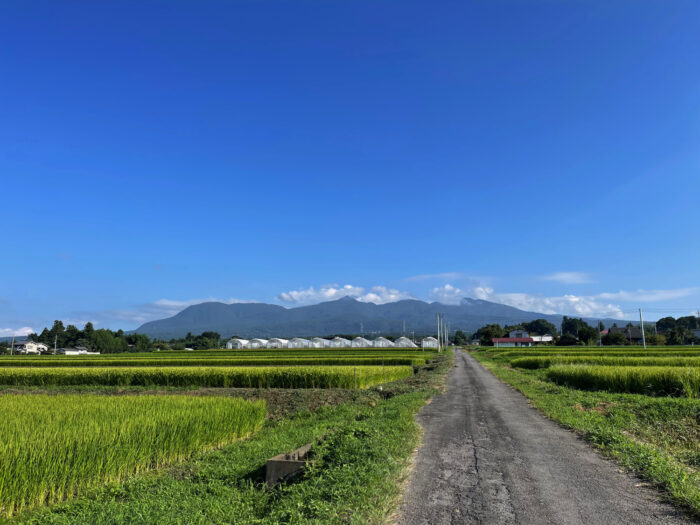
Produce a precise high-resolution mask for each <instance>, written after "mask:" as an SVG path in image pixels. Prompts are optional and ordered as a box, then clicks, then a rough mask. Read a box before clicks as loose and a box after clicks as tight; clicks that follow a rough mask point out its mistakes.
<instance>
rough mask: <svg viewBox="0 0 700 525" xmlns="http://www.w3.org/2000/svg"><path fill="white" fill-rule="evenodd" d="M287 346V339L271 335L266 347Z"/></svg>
mask: <svg viewBox="0 0 700 525" xmlns="http://www.w3.org/2000/svg"><path fill="white" fill-rule="evenodd" d="M288 346H289V341H288V340H287V339H280V338H279V337H273V338H272V339H270V340H269V341H268V342H267V348H287V347H288Z"/></svg>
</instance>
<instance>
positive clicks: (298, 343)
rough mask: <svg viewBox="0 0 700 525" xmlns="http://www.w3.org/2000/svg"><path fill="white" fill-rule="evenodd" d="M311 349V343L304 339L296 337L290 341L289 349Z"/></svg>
mask: <svg viewBox="0 0 700 525" xmlns="http://www.w3.org/2000/svg"><path fill="white" fill-rule="evenodd" d="M309 347H311V341H309V340H308V339H304V338H302V337H295V338H294V339H291V340H290V341H289V344H288V345H287V348H309Z"/></svg>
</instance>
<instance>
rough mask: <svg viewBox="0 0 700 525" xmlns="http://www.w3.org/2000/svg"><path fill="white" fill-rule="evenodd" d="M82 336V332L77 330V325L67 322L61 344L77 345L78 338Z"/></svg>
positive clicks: (67, 345)
mask: <svg viewBox="0 0 700 525" xmlns="http://www.w3.org/2000/svg"><path fill="white" fill-rule="evenodd" d="M82 336H83V333H82V332H81V331H80V330H78V328H77V327H75V326H74V325H72V324H69V325H68V326H67V327H66V332H65V334H64V339H63V344H64V345H65V346H66V347H73V346H77V345H78V339H80V338H81V337H82Z"/></svg>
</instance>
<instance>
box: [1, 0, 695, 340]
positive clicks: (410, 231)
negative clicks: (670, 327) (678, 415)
mask: <svg viewBox="0 0 700 525" xmlns="http://www.w3.org/2000/svg"><path fill="white" fill-rule="evenodd" d="M698 49H700V2H697V1H696V0H687V1H682V0H679V1H674V2H668V1H667V0H658V1H641V0H629V1H622V0H620V1H614V2H591V1H588V0H586V1H583V0H582V1H566V0H556V1H555V0H547V1H544V0H542V1H539V0H531V1H523V0H513V1H500V0H491V1H488V2H485V1H472V2H463V1H455V2H414V1H407V0H400V1H398V0H397V1H382V2H376V1H369V2H364V1H357V0H354V1H352V2H349V1H332V2H328V1H321V0H317V1H297V0H295V1H286V2H279V1H270V2H261V1H208V2H204V1H203V2H190V1H183V2H175V1H167V2H166V1H147V2H145V1H133V2H88V1H84V2H70V1H66V2H54V1H50V2H40V1H33V2H5V3H3V5H2V6H1V7H0V59H1V62H0V63H1V66H2V81H1V82H0V100H1V101H2V106H1V107H2V111H0V180H1V185H0V189H1V191H2V210H3V211H2V215H1V217H2V218H1V219H0V224H1V228H0V233H2V241H3V242H2V244H3V248H2V257H0V336H1V335H7V334H11V333H19V332H20V331H21V330H22V328H23V327H32V328H34V329H37V330H38V329H41V328H42V327H43V326H44V325H45V324H47V323H50V322H52V320H53V319H56V318H61V319H65V320H68V321H73V322H76V323H82V322H84V321H86V320H94V321H96V322H97V323H98V324H99V326H107V327H122V328H132V327H134V326H137V325H138V324H140V322H141V321H143V320H147V319H152V318H156V317H162V316H163V315H165V314H170V313H172V312H174V311H177V310H178V309H179V308H181V307H182V306H183V305H186V304H189V303H191V302H194V301H198V300H202V299H207V298H217V299H221V300H228V301H230V300H253V301H266V302H272V301H274V302H278V303H280V304H286V305H294V304H302V303H309V302H314V301H319V300H322V299H324V298H333V297H339V296H341V295H343V294H351V295H355V296H358V297H360V298H362V299H364V300H376V301H386V300H391V299H395V298H398V297H407V296H412V297H416V298H420V299H431V300H434V299H441V300H443V301H451V302H455V301H458V300H459V298H460V297H463V296H472V297H482V298H487V299H490V300H496V301H502V302H507V303H509V304H514V305H516V306H521V307H528V308H529V309H533V310H540V311H542V310H546V311H551V312H562V313H583V314H587V315H604V314H610V315H614V314H616V315H625V317H631V316H632V314H631V313H630V314H628V312H631V311H632V310H633V309H634V308H637V307H639V306H641V307H644V308H646V309H648V310H649V312H650V313H649V317H652V318H653V317H658V316H660V315H663V314H664V313H671V314H673V315H676V316H677V315H686V314H688V313H690V312H691V311H692V310H695V309H696V308H698V307H700V272H699V271H698V268H699V265H698V256H699V255H700V248H699V247H700V233H699V227H700V211H699V206H700V170H699V167H700V54H699V53H698ZM345 285H348V286H349V288H347V289H346V291H343V290H342V289H341V288H340V287H342V286H345ZM311 287H312V288H311ZM373 287H383V288H376V289H374V290H372V288H373ZM369 293H372V294H374V295H371V296H370V295H367V294H369Z"/></svg>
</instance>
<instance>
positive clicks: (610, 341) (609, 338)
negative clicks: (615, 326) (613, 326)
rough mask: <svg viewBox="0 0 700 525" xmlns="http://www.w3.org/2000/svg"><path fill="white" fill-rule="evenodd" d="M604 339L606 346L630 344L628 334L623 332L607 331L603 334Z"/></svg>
mask: <svg viewBox="0 0 700 525" xmlns="http://www.w3.org/2000/svg"><path fill="white" fill-rule="evenodd" d="M602 341H603V344H604V345H606V346H624V345H628V344H629V341H628V339H627V336H626V335H625V334H624V333H622V332H614V333H612V334H611V333H607V334H605V335H604V336H603V339H602Z"/></svg>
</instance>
